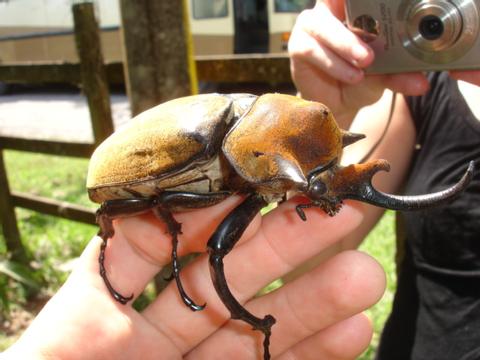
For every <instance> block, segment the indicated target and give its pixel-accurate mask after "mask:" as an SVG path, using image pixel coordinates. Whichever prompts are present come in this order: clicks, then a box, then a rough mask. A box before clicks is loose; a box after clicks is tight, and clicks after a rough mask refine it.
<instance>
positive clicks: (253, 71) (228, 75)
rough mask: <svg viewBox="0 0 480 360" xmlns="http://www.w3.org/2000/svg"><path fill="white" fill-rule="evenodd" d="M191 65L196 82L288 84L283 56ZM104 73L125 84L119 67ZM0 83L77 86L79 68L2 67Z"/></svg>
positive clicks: (201, 60)
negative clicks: (195, 75) (68, 84)
mask: <svg viewBox="0 0 480 360" xmlns="http://www.w3.org/2000/svg"><path fill="white" fill-rule="evenodd" d="M195 63H196V66H197V76H198V80H200V81H210V82H215V83H222V82H227V83H244V82H270V83H284V82H291V78H290V63H289V59H288V56H287V55H284V54H276V55H275V54H258V55H255V54H250V55H228V56H197V57H195ZM105 71H106V75H107V79H108V82H109V83H110V84H122V83H123V82H124V81H125V78H124V73H123V64H122V63H120V62H115V63H109V64H106V65H105ZM0 81H4V82H24V83H56V82H58V83H71V84H79V83H80V82H81V76H80V64H71V63H48V64H42V63H32V64H10V65H9V64H3V65H0Z"/></svg>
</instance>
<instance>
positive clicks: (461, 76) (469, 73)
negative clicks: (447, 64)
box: [450, 70, 480, 86]
mask: <svg viewBox="0 0 480 360" xmlns="http://www.w3.org/2000/svg"><path fill="white" fill-rule="evenodd" d="M450 76H451V77H452V78H454V79H456V80H463V81H466V82H469V83H471V84H474V85H477V86H480V70H455V71H450Z"/></svg>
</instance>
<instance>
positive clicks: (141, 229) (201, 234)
mask: <svg viewBox="0 0 480 360" xmlns="http://www.w3.org/2000/svg"><path fill="white" fill-rule="evenodd" d="M239 201H240V198H239V197H231V198H229V199H227V200H226V201H224V202H222V203H221V204H218V205H215V206H212V207H209V208H205V209H201V210H195V211H191V212H188V213H182V214H176V215H175V217H176V219H177V220H178V221H179V222H183V223H184V226H183V227H182V228H184V229H185V230H184V231H183V234H182V235H180V240H179V241H180V244H179V254H180V255H181V254H183V253H186V252H191V251H200V250H201V251H204V250H205V244H206V241H207V239H208V237H209V236H210V233H211V232H212V231H213V229H215V228H216V226H218V224H219V223H220V221H221V219H222V218H223V216H224V214H225V212H228V211H229V210H230V209H231V208H233V207H234V206H235V205H236V204H237V203H238V202H239ZM114 226H115V234H114V236H113V237H112V238H111V239H109V240H108V243H107V247H106V249H105V261H104V265H105V268H106V273H107V277H108V279H109V281H110V283H111V284H112V286H113V288H114V289H115V290H116V291H118V292H119V293H120V294H122V295H124V296H130V295H131V294H133V295H134V299H135V298H136V297H137V296H138V295H139V294H141V293H142V291H143V290H144V289H145V287H146V286H147V284H148V283H149V282H150V281H151V280H152V278H153V277H154V276H155V275H156V274H157V273H158V272H159V271H160V269H161V268H162V267H163V266H164V265H166V264H168V263H169V262H170V261H171V251H172V240H171V236H170V235H169V234H167V232H166V225H165V224H164V223H163V222H162V221H161V220H159V219H156V218H155V217H154V216H153V215H152V214H147V215H144V216H136V217H130V218H123V219H119V220H118V221H115V222H114ZM92 242H93V243H94V244H95V245H94V246H92V249H93V248H95V250H93V251H88V252H87V253H86V255H85V256H86V260H87V264H86V267H87V268H88V269H89V272H90V274H91V275H92V277H91V280H92V284H94V286H96V287H98V288H99V289H102V290H103V291H107V290H106V287H105V284H104V283H103V280H102V279H101V277H100V276H99V268H98V254H99V249H100V243H101V239H100V238H98V237H96V238H95V239H94V240H93V241H92ZM87 255H88V256H87ZM112 301H113V298H112ZM132 302H133V301H132ZM132 302H130V304H131V303H132Z"/></svg>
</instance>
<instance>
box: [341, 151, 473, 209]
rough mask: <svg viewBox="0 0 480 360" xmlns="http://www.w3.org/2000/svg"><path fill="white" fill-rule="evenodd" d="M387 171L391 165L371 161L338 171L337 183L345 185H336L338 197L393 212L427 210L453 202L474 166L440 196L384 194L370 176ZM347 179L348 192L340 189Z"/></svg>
mask: <svg viewBox="0 0 480 360" xmlns="http://www.w3.org/2000/svg"><path fill="white" fill-rule="evenodd" d="M389 169H390V165H389V164H388V162H387V161H385V160H373V161H370V162H368V163H365V164H360V165H350V166H347V167H345V168H343V169H341V170H339V173H338V175H340V176H339V179H344V181H342V180H340V183H337V186H338V187H337V189H338V191H339V193H340V194H341V195H340V196H341V197H342V198H344V199H354V200H359V201H363V202H367V203H369V204H372V205H376V206H380V207H383V208H387V209H392V210H421V209H426V208H429V207H433V206H437V205H441V204H443V203H447V202H450V201H452V200H454V199H455V198H456V197H457V196H458V195H459V194H460V193H461V192H462V191H463V190H464V189H465V188H466V187H467V186H468V184H469V183H470V181H471V180H472V177H473V173H474V169H475V165H474V162H473V161H471V162H470V164H469V166H468V168H467V171H466V172H465V173H464V175H463V176H462V178H461V179H460V181H458V182H457V183H456V184H455V185H453V186H451V187H449V188H447V189H445V190H442V191H439V192H435V193H431V194H425V195H414V196H398V195H391V194H386V193H383V192H381V191H378V190H376V189H375V188H374V187H373V185H372V182H371V181H372V177H373V175H375V173H376V172H378V171H381V170H384V171H389ZM346 179H348V180H349V181H351V182H350V186H348V188H347V187H345V186H344V185H343V184H345V183H348V181H345V180H346ZM351 184H354V185H353V186H352V185H351ZM342 187H343V189H342Z"/></svg>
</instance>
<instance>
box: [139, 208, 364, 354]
mask: <svg viewBox="0 0 480 360" xmlns="http://www.w3.org/2000/svg"><path fill="white" fill-rule="evenodd" d="M295 205H296V203H295V202H293V201H288V202H286V203H284V204H282V205H281V206H279V207H278V208H276V209H275V210H273V211H272V212H270V213H269V214H267V215H266V216H264V218H263V221H262V226H261V230H259V231H258V232H257V233H255V235H254V236H253V237H252V238H251V239H249V240H248V241H245V242H244V243H243V244H241V245H239V246H237V247H235V248H234V249H233V251H232V252H231V253H229V254H228V256H227V257H226V258H225V273H226V277H227V279H228V283H229V286H230V288H231V290H232V292H233V293H234V294H235V296H236V298H237V299H238V300H239V301H240V302H241V303H244V302H245V301H246V300H248V299H249V298H251V297H252V296H254V295H255V293H256V292H257V291H258V290H259V289H261V288H262V287H263V286H265V285H266V284H268V283H270V282H271V281H273V280H274V279H277V278H279V277H281V276H282V275H284V274H285V273H287V272H289V271H291V270H292V269H293V268H295V267H296V266H298V265H299V264H301V263H302V262H304V261H305V260H307V259H308V258H310V257H311V256H314V255H315V254H316V253H318V252H320V251H321V250H322V249H324V248H326V247H328V246H329V245H330V244H332V243H333V242H335V241H338V240H339V239H341V238H342V237H343V236H345V235H346V234H347V233H348V232H350V231H351V230H353V229H354V228H355V227H356V226H358V225H359V223H360V222H361V219H362V215H361V213H360V212H359V211H357V210H356V209H355V208H353V207H352V206H345V207H344V208H343V209H342V211H340V213H339V214H338V215H337V216H335V217H333V218H330V217H328V216H327V215H325V214H324V213H323V212H322V211H320V210H318V211H315V210H314V209H309V210H307V211H306V214H307V218H308V221H307V222H303V221H301V220H300V219H299V217H298V215H297V214H296V212H295ZM181 276H182V280H183V283H184V286H185V287H186V288H188V289H189V291H190V292H191V294H192V295H193V297H194V298H195V299H201V301H205V302H206V303H207V307H206V309H205V310H203V311H202V312H200V313H196V314H192V313H191V312H190V311H189V310H188V309H186V308H185V307H184V306H182V304H180V303H179V298H178V294H177V291H176V289H175V288H174V286H173V285H172V286H168V287H167V288H166V289H165V290H164V291H163V292H162V293H161V294H160V295H159V296H158V298H157V299H156V301H155V302H154V303H152V304H151V305H150V306H149V307H148V308H147V309H146V310H145V311H144V316H145V317H146V318H147V319H148V320H149V321H150V322H151V323H152V324H154V325H155V326H159V328H160V330H161V331H162V332H163V333H166V334H171V336H172V341H173V342H174V343H175V344H176V346H177V347H178V348H180V349H183V351H184V352H187V351H189V350H190V349H191V348H193V347H194V346H196V345H197V344H198V343H200V342H201V341H202V340H203V339H204V338H205V337H207V336H208V335H210V334H211V333H213V332H214V331H215V330H216V329H217V328H218V327H219V326H221V324H223V323H224V322H225V321H226V320H227V319H228V318H229V317H230V314H229V312H228V311H227V309H226V308H225V306H224V305H223V304H222V303H221V301H220V300H219V298H218V296H217V294H216V293H215V290H214V288H213V286H212V283H211V278H210V273H209V269H208V265H207V261H206V258H205V257H204V258H199V259H197V260H196V261H195V262H194V263H193V264H191V265H189V266H187V267H186V268H185V269H183V270H182V275H181ZM185 329H190V331H189V333H188V335H187V334H186V333H185Z"/></svg>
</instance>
